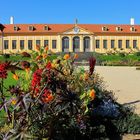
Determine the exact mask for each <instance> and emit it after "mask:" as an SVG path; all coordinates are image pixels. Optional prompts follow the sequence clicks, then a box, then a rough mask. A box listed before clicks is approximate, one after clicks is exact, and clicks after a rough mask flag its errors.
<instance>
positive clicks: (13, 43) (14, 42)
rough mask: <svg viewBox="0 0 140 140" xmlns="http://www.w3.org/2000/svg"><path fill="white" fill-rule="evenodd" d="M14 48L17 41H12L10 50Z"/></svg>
mask: <svg viewBox="0 0 140 140" xmlns="http://www.w3.org/2000/svg"><path fill="white" fill-rule="evenodd" d="M16 47H17V41H16V40H12V49H16Z"/></svg>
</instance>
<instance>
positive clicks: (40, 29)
mask: <svg viewBox="0 0 140 140" xmlns="http://www.w3.org/2000/svg"><path fill="white" fill-rule="evenodd" d="M45 25H47V26H48V27H49V30H48V31H47V30H44V26H45ZM4 26H5V28H4V33H39V34H40V33H44V34H51V33H53V34H56V33H63V32H65V31H67V30H69V29H72V28H73V27H74V24H4ZM14 26H17V27H18V28H19V30H18V31H14ZM29 26H33V27H34V29H35V30H34V31H29V29H28V28H29ZM104 26H105V27H107V28H108V31H102V27H104ZM78 27H81V28H83V29H85V30H87V31H89V32H93V33H103V32H105V33H132V34H137V33H139V34H140V25H134V27H135V29H136V31H135V32H133V31H130V28H131V27H132V25H118V24H78ZM116 27H121V28H122V31H117V30H116Z"/></svg>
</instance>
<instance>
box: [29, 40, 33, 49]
mask: <svg viewBox="0 0 140 140" xmlns="http://www.w3.org/2000/svg"><path fill="white" fill-rule="evenodd" d="M32 48H33V41H32V40H28V49H29V50H32Z"/></svg>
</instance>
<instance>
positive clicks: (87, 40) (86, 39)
mask: <svg viewBox="0 0 140 140" xmlns="http://www.w3.org/2000/svg"><path fill="white" fill-rule="evenodd" d="M84 49H85V50H89V49H90V37H84Z"/></svg>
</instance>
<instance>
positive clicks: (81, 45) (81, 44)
mask: <svg viewBox="0 0 140 140" xmlns="http://www.w3.org/2000/svg"><path fill="white" fill-rule="evenodd" d="M80 52H84V48H83V36H80Z"/></svg>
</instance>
